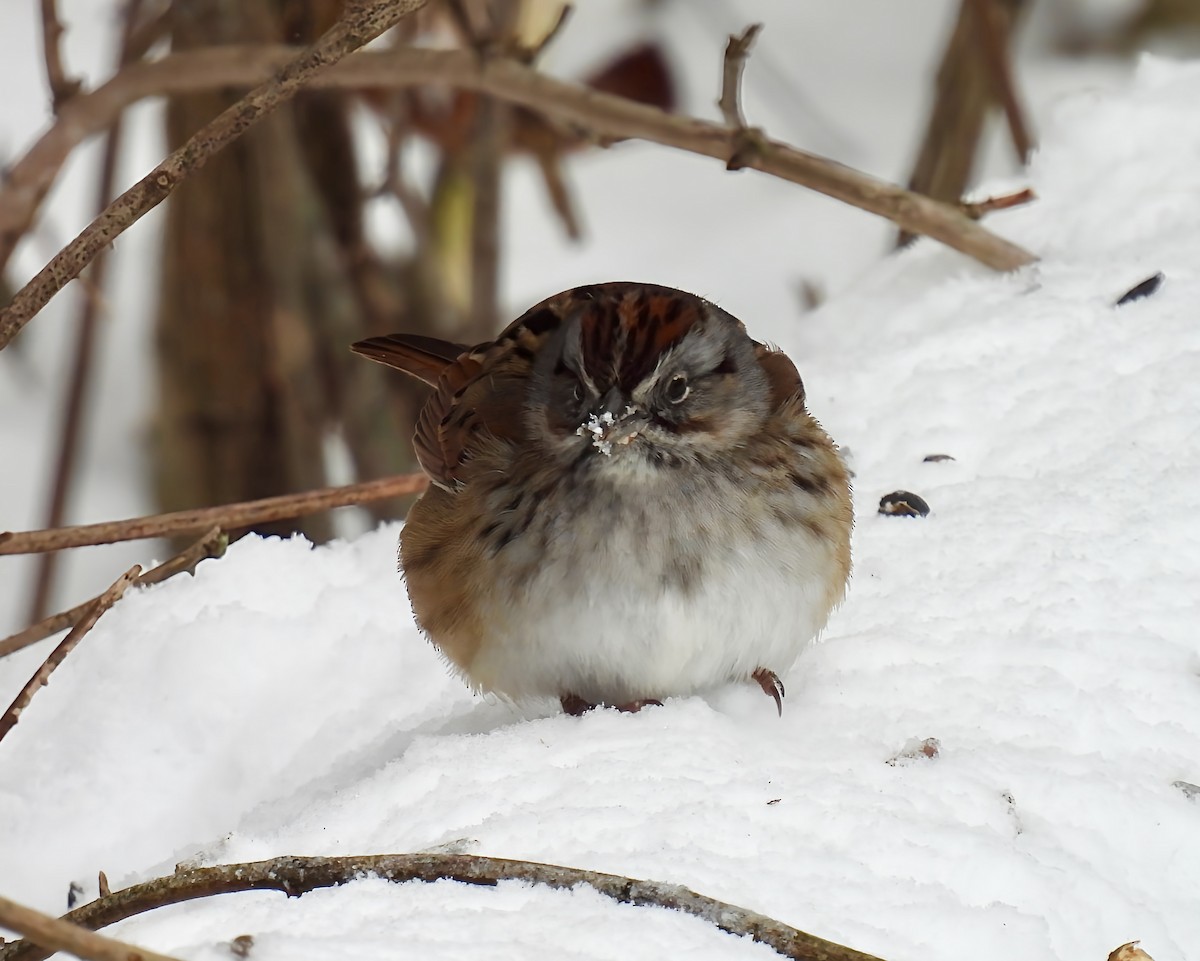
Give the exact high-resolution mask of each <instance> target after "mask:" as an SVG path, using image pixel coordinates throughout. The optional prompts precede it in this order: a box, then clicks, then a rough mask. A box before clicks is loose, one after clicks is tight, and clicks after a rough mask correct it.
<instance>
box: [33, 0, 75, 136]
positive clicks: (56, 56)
mask: <svg viewBox="0 0 1200 961" xmlns="http://www.w3.org/2000/svg"><path fill="white" fill-rule="evenodd" d="M62 35H63V26H62V23H61V21H60V20H59V19H58V9H57V7H56V6H55V2H54V0H42V56H43V58H44V59H45V61H46V80H47V81H48V82H49V84H50V96H51V97H52V98H53V102H54V112H55V113H58V111H59V108H60V107H62V105H63V104H64V103H66V102H67V101H68V100H70V99H71V98H72V97H73V96H75V94H77V93H79V88H80V86H81V85H80V82H79V81H78V80H75V79H73V78H68V77H67V75H66V71H65V70H64V69H63V65H62V53H61V51H60V48H59V41H60V40H61V39H62Z"/></svg>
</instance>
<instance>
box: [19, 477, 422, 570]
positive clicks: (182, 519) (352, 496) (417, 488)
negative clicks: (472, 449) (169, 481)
mask: <svg viewBox="0 0 1200 961" xmlns="http://www.w3.org/2000/svg"><path fill="white" fill-rule="evenodd" d="M428 486H429V478H428V477H426V476H425V475H424V474H397V475H396V476H395V477H382V478H380V479H378V480H372V481H363V482H362V483H359V484H347V485H345V486H344V487H321V488H318V489H317V490H311V491H303V492H301V493H299V494H282V495H280V496H278V497H264V498H262V499H261V500H256V501H242V502H240V503H237V504H222V505H220V506H219V507H200V508H196V509H195V510H189V511H173V512H172V513H169V514H150V515H148V516H146V517H133V518H130V519H129V520H124V521H105V522H103V523H100V524H81V525H79V526H78V527H57V528H54V529H52V530H46V531H20V532H16V531H5V532H3V533H0V554H40V553H41V552H42V551H57V550H62V549H63V548H64V547H90V546H92V545H94V544H112V543H115V542H116V541H136V540H142V539H144V538H147V537H168V536H172V535H175V534H186V533H189V532H191V531H200V530H205V529H206V528H209V527H213V526H218V527H223V528H225V529H226V530H236V529H238V528H242V527H249V526H250V525H252V524H262V523H265V522H267V521H279V520H286V519H288V518H292V517H303V516H305V515H307V514H317V513H319V512H321V511H326V510H329V509H330V508H333V507H346V506H348V505H350V504H367V503H370V502H371V501H378V500H386V499H387V498H389V497H403V496H405V495H406V494H419V493H420V492H421V491H423V490H425V488H426V487H428Z"/></svg>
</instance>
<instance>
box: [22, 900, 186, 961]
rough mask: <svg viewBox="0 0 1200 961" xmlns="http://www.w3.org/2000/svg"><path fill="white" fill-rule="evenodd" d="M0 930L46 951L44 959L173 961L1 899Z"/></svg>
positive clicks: (162, 955)
mask: <svg viewBox="0 0 1200 961" xmlns="http://www.w3.org/2000/svg"><path fill="white" fill-rule="evenodd" d="M0 926H3V927H6V928H10V929H12V930H13V931H17V932H19V933H20V934H23V935H24V936H25V938H26V939H27V940H26V941H25V942H24V943H26V944H36V945H39V946H40V947H42V948H44V949H46V951H45V956H46V957H49V956H50V955H51V954H52V953H53V952H55V951H67V952H69V953H70V954H73V955H75V957H77V958H85V959H87V961H175V959H174V958H171V957H169V956H167V955H165V954H158V953H156V952H154V951H147V950H146V949H145V948H139V947H135V946H134V945H132V944H126V943H125V942H124V941H116V940H114V939H112V938H106V937H104V936H103V935H99V934H94V933H93V932H91V931H89V930H87V928H81V927H80V926H79V925H77V924H72V923H71V922H70V921H60V920H59V919H58V918H52V917H51V916H50V915H48V914H42V912H41V911H35V910H33V908H27V907H25V906H24V905H21V904H17V903H16V902H15V901H10V900H9V899H8V898H5V897H0ZM16 943H17V944H21V943H22V942H20V941H18V942H16ZM0 950H2V949H0Z"/></svg>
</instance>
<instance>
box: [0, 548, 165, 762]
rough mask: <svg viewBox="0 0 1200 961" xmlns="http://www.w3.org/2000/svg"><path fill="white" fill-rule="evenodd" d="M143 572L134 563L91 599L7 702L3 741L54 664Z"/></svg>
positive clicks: (1, 722)
mask: <svg viewBox="0 0 1200 961" xmlns="http://www.w3.org/2000/svg"><path fill="white" fill-rule="evenodd" d="M140 573H142V569H141V567H139V566H138V565H137V564H134V565H133V567H131V568H130V569H129V570H127V571H126V572H125V573H124V574H122V575H121V576H120V577H119V578H117V580H116V583H114V584H113V586H112V587H110V588H109V589H108V590H107V591H105V592H104V593H103V594H101V595H100V596H99V597H97V598H96V599H95V600H94V601H92V603H91V606H90V607H89V608H88V609H87V613H85V614H84V615H83V617H82V618H81V619H80V621H79V623H78V624H76V625H75V626H74V627H73V628H71V632H70V633H69V634H68V635H67V636H66V637H64V638H63V640H62V643H61V644H59V645H58V647H56V648H55V649H54V650H53V651H51V652H50V656H49V657H47V658H46V660H45V661H44V662H43V663H42V666H41V667H39V668H38V669H37V671H36V672H34V675H33V677H31V678H30V679H29V680H28V682H26V684H25V686H24V687H23V688H21V690H20V691H19V692H17V696H16V698H15V699H14V700H13V702H12V704H10V705H9V706H8V710H6V711H5V712H4V713H3V714H0V741H2V740H4V735H6V734H7V733H8V732H9V731H11V730H12V729H13V728H14V727H16V726H17V722H18V721H19V720H20V719H21V712H22V711H24V710H25V708H27V707H28V706H29V702H30V701H31V700H33V695H34V694H36V693H37V692H38V690H39V689H40V688H42V687H45V686H46V683H47V682H48V681H49V680H50V675H51V674H53V673H54V670H55V668H57V667H58V665H59V664H61V663H62V662H63V659H64V658H66V656H67V655H68V654H70V653H71V651H73V650H74V649H75V646H76V645H77V644H78V643H79V642H80V641H82V640H83V636H84V635H85V634H86V633H87V632H88V631H90V630H91V629H92V627H93V626H94V625H95V623H96V621H98V620H100V615H101V614H103V613H104V612H105V611H107V610H108V609H109V608H110V607H112V606H113V605H114V604H115V603H117V601H118V600H120V598H121V595H122V594H124V593H125V589H126V588H127V587H129V585H130V584H132V583H133V580H134V578H136V577H137V576H138V575H139V574H140Z"/></svg>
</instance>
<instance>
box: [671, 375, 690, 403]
mask: <svg viewBox="0 0 1200 961" xmlns="http://www.w3.org/2000/svg"><path fill="white" fill-rule="evenodd" d="M691 392H692V388H690V387H689V386H688V382H687V378H686V377H684V376H683V374H676V375H675V376H674V377H672V378H671V382H670V383H669V384H667V391H666V397H667V400H669V401H670V402H671V403H672V404H682V403H683V402H684V400H686V399H687V395H688V394H690V393H691Z"/></svg>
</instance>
